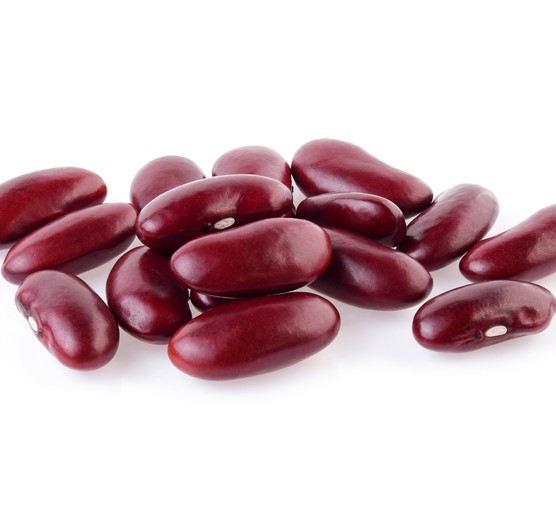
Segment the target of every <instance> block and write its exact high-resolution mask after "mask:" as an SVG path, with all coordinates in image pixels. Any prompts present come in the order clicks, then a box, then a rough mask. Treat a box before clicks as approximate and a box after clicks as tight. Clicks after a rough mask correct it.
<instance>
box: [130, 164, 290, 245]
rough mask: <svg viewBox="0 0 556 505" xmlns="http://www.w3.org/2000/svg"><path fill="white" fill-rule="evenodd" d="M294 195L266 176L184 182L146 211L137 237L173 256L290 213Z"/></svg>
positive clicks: (243, 176)
mask: <svg viewBox="0 0 556 505" xmlns="http://www.w3.org/2000/svg"><path fill="white" fill-rule="evenodd" d="M291 207H292V194H291V191H289V190H288V189H287V188H286V187H285V186H284V185H283V184H281V183H280V182H278V181H276V180H274V179H270V178H269V177H263V176H260V175H251V174H238V175H222V176H219V177H213V178H210V179H203V180H201V181H194V182H190V183H188V184H184V185H183V186H180V187H178V188H175V189H172V190H170V191H167V192H166V193H164V194H162V195H160V196H159V197H157V198H155V199H154V200H153V201H152V202H150V203H149V204H148V205H147V206H146V207H145V208H144V209H143V210H142V211H141V212H140V213H139V218H138V220H137V227H136V233H137V237H139V240H141V242H143V243H144V244H145V245H147V246H149V247H151V248H153V249H156V250H158V251H161V252H173V251H175V250H176V249H177V248H178V247H180V246H181V245H183V244H185V243H186V242H188V241H190V240H192V239H194V238H197V237H200V236H202V235H206V234H210V233H214V232H221V231H222V230H223V229H227V228H229V227H232V226H239V225H242V224H245V223H249V222H252V221H258V220H260V219H265V218H269V217H280V216H284V215H285V214H287V213H288V212H289V211H290V210H291Z"/></svg>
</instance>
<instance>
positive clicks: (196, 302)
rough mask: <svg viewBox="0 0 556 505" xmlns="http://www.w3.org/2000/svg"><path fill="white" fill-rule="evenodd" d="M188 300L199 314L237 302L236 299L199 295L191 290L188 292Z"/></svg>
mask: <svg viewBox="0 0 556 505" xmlns="http://www.w3.org/2000/svg"><path fill="white" fill-rule="evenodd" d="M190 299H191V303H192V304H193V306H194V307H195V308H196V309H197V310H199V311H200V312H204V311H205V310H209V309H213V308H214V307H218V306H219V305H224V304H226V303H229V302H233V301H235V300H237V298H223V297H221V296H211V295H206V294H205V293H199V292H198V291H193V290H191V291H190Z"/></svg>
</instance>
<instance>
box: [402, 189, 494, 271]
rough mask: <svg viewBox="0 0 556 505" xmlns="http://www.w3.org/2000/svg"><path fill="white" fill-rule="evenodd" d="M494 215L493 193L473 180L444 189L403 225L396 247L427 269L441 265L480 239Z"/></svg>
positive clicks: (488, 227) (488, 228) (491, 222)
mask: <svg viewBox="0 0 556 505" xmlns="http://www.w3.org/2000/svg"><path fill="white" fill-rule="evenodd" d="M497 217H498V201H497V200H496V197H495V196H494V194H492V192H491V191H489V190H488V189H486V188H483V187H482V186H478V185H476V184H460V185H458V186H454V187H453V188H451V189H449V190H447V191H444V192H443V193H441V194H440V195H438V197H437V198H436V199H435V201H434V202H433V204H432V205H431V206H430V207H429V208H428V209H426V210H425V211H423V212H422V213H421V214H419V215H418V216H417V217H416V218H415V219H414V220H413V221H411V223H409V225H408V227H407V232H406V236H405V239H404V240H403V241H402V243H401V244H400V245H399V247H398V249H399V250H400V251H402V252H404V253H406V254H409V256H411V257H412V258H414V259H416V260H417V261H419V262H420V263H421V264H422V265H423V266H425V268H427V269H428V270H437V269H439V268H442V267H444V266H446V265H448V264H449V263H451V262H452V261H454V260H456V259H457V258H458V257H459V256H461V255H462V254H464V253H465V252H466V251H467V250H468V249H469V248H470V247H471V246H472V245H473V244H475V243H476V242H477V241H478V240H480V239H481V238H482V237H483V236H484V235H485V234H486V233H487V231H488V230H490V228H491V227H492V225H493V224H494V221H496V218H497Z"/></svg>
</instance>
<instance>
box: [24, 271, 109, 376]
mask: <svg viewBox="0 0 556 505" xmlns="http://www.w3.org/2000/svg"><path fill="white" fill-rule="evenodd" d="M15 301H16V305H17V308H18V309H19V311H20V312H21V313H22V314H23V316H24V317H25V319H26V320H27V322H28V323H29V326H30V327H31V329H32V330H33V332H34V333H35V335H36V337H37V338H38V339H39V340H40V342H41V343H42V344H43V345H44V346H45V347H46V348H47V349H48V351H49V352H50V353H51V354H52V355H53V356H54V357H55V358H56V359H57V360H58V361H60V362H61V363H62V364H64V365H66V366H68V367H70V368H74V369H76V370H93V369H95V368H99V367H101V366H103V365H105V364H106V363H108V362H109V361H110V360H111V359H112V358H113V357H114V355H115V354H116V350H117V349H118V343H119V329H118V325H117V323H116V320H115V319H114V316H113V315H112V313H111V312H110V309H109V308H108V307H107V306H106V304H105V303H104V302H103V301H102V299H101V298H100V297H99V296H98V295H97V294H96V293H95V292H94V291H93V290H92V289H91V288H89V286H87V284H85V283H84V282H83V281H82V280H81V279H79V278H78V277H75V276H74V275H70V274H66V273H63V272H58V271H54V270H43V271H41V272H36V273H34V274H31V275H29V276H28V277H27V278H26V279H25V280H24V281H23V282H22V283H21V285H20V286H19V288H18V290H17V293H16V296H15Z"/></svg>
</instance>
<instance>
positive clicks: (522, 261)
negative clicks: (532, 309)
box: [459, 205, 556, 281]
mask: <svg viewBox="0 0 556 505" xmlns="http://www.w3.org/2000/svg"><path fill="white" fill-rule="evenodd" d="M459 268H460V271H461V273H462V274H463V275H464V276H465V277H467V278H468V279H469V280H472V281H485V280H493V279H513V280H522V281H535V280H537V279H540V278H542V277H545V276H547V275H549V274H551V273H554V272H556V205H551V206H550V207H546V208H544V209H542V210H539V211H538V212H536V213H535V214H533V215H532V216H530V217H529V218H527V219H526V220H525V221H523V222H521V223H519V224H517V225H516V226H514V227H513V228H510V229H509V230H507V231H505V232H503V233H500V234H498V235H496V236H494V237H490V238H487V239H484V240H481V241H480V242H477V244H475V245H474V246H473V247H472V248H471V249H470V250H469V252H468V253H467V254H466V255H465V256H464V257H463V258H462V259H461V261H460V264H459Z"/></svg>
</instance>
